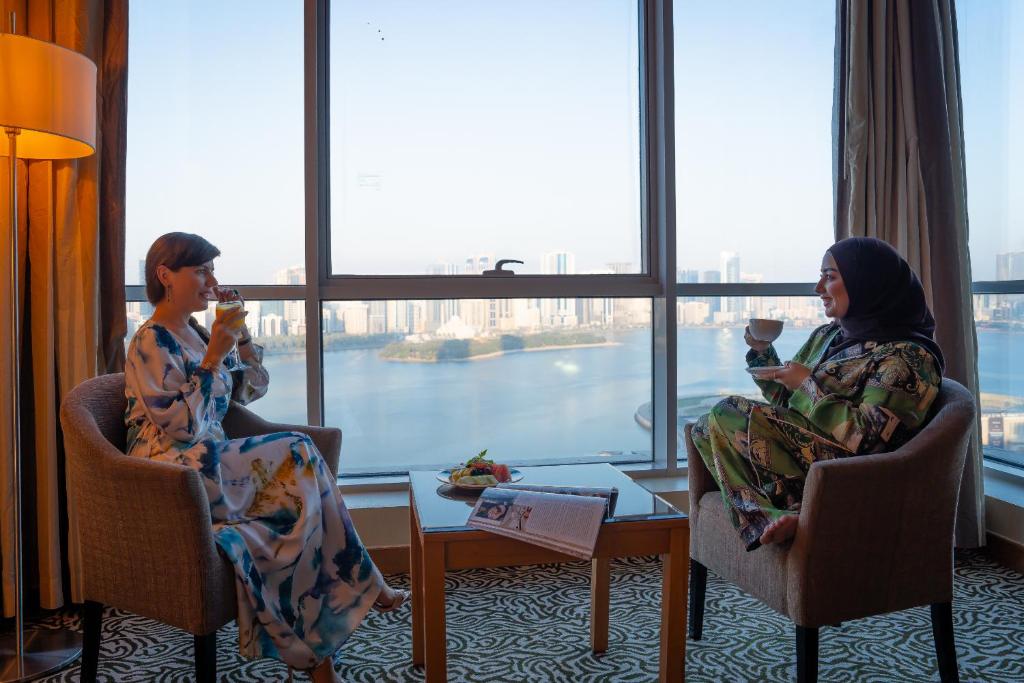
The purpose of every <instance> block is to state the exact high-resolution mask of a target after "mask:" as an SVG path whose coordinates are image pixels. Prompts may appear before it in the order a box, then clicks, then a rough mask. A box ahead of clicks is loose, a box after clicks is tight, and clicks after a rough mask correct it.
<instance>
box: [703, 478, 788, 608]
mask: <svg viewBox="0 0 1024 683" xmlns="http://www.w3.org/2000/svg"><path fill="white" fill-rule="evenodd" d="M698 505H699V506H700V510H699V512H698V514H696V515H693V514H691V515H690V525H691V526H690V557H692V558H693V559H694V560H696V561H697V562H700V563H701V564H702V565H704V566H705V567H707V568H708V569H710V570H711V571H713V572H714V573H715V574H717V575H718V576H720V577H722V578H723V579H725V580H726V581H730V582H732V583H735V584H736V585H738V586H740V587H742V588H743V590H745V591H747V592H748V593H750V594H751V595H753V596H754V597H755V598H757V599H758V600H761V601H762V602H764V603H765V604H766V605H768V606H769V607H771V608H772V609H773V610H775V611H776V612H779V613H781V614H786V615H788V611H787V604H786V603H787V598H786V588H787V576H786V574H787V563H786V556H787V554H788V550H787V549H785V548H783V547H780V546H777V545H771V546H764V547H761V548H758V549H757V550H754V551H751V552H747V549H746V548H745V547H744V545H743V541H742V539H740V535H739V533H737V531H736V528H735V527H734V526H733V525H732V521H731V520H730V519H729V513H728V511H727V510H726V508H725V501H723V500H722V494H721V493H720V492H718V491H711V492H709V493H705V494H704V496H703V497H702V498H701V499H700V501H699V502H698Z"/></svg>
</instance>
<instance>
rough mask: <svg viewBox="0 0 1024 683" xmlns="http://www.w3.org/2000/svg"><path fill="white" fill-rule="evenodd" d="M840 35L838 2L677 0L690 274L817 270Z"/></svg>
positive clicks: (679, 182) (685, 247) (679, 139)
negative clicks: (836, 37)
mask: <svg viewBox="0 0 1024 683" xmlns="http://www.w3.org/2000/svg"><path fill="white" fill-rule="evenodd" d="M834 35H835V3H831V2H821V0H796V1H791V2H781V3H780V2H763V1H762V0H740V1H738V2H737V1H733V2H720V3H719V2H707V1H706V0H677V1H676V2H675V103H676V121H675V123H676V126H675V135H676V206H677V212H676V225H677V227H676V231H677V234H678V242H677V243H678V257H677V259H676V268H677V269H678V281H679V282H681V283H707V284H715V283H762V282H807V281H810V280H815V279H816V273H817V271H818V266H819V264H820V262H821V256H822V254H823V253H824V251H825V249H827V248H828V247H829V245H831V244H832V235H833V230H832V84H833V80H834V73H833V72H834V67H833V61H834V60H833V45H834V42H835V40H834ZM734 303H735V302H734ZM730 312H735V313H740V311H728V310H724V311H721V312H720V313H721V314H722V315H720V316H719V318H720V320H722V322H723V324H724V323H725V320H724V319H725V318H728V317H729V316H728V314H729V313H730ZM738 317H742V316H738Z"/></svg>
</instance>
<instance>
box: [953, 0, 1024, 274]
mask: <svg viewBox="0 0 1024 683" xmlns="http://www.w3.org/2000/svg"><path fill="white" fill-rule="evenodd" d="M956 15H957V17H956V18H957V35H958V39H959V45H960V76H961V95H962V98H963V108H964V117H963V118H964V146H965V150H964V154H965V161H966V164H967V197H968V201H967V211H968V214H969V216H970V222H971V232H970V239H971V270H972V272H973V277H974V279H975V280H1024V195H1022V193H1021V191H1020V188H1021V187H1024V133H1022V129H1021V121H1024V3H1021V2H1019V1H1018V0H986V1H985V2H958V3H957V4H956Z"/></svg>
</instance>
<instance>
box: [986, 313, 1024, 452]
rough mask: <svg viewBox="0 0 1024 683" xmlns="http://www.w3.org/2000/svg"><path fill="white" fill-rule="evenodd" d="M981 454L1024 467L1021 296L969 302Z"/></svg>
mask: <svg viewBox="0 0 1024 683" xmlns="http://www.w3.org/2000/svg"><path fill="white" fill-rule="evenodd" d="M974 319H975V323H976V324H977V327H978V379H979V381H980V384H981V443H982V445H983V446H984V447H985V454H986V455H987V456H990V457H994V458H997V459H999V460H1002V461H1004V462H1009V463H1012V464H1015V465H1019V466H1021V467H1024V363H1022V362H1021V359H1022V358H1024V294H1013V295H1006V294H983V295H977V296H975V297H974Z"/></svg>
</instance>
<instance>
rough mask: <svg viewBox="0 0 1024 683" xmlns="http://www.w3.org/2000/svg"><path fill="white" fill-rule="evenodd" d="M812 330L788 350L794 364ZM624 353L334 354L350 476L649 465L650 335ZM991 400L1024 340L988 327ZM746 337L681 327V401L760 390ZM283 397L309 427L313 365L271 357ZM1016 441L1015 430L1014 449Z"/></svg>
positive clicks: (328, 364)
mask: <svg viewBox="0 0 1024 683" xmlns="http://www.w3.org/2000/svg"><path fill="white" fill-rule="evenodd" d="M810 329H811V328H791V327H790V328H787V329H786V331H785V332H784V333H783V336H782V337H781V338H780V339H779V341H778V342H777V343H776V347H777V348H778V350H779V355H780V356H781V357H782V358H788V357H790V356H792V354H793V353H795V351H796V350H797V348H798V347H799V346H800V344H801V343H803V341H804V340H805V339H806V338H807V335H808V334H809V332H810ZM603 333H604V334H606V336H607V337H608V341H610V342H617V343H616V344H615V345H614V346H602V347H593V348H569V349H558V350H550V351H546V352H545V353H519V354H509V355H506V356H503V357H499V358H492V359H487V360H482V361H479V362H473V363H389V362H387V361H385V360H382V359H381V358H379V356H378V351H377V350H376V349H346V350H336V351H325V352H324V378H325V381H324V405H325V418H326V423H327V424H330V425H336V426H340V427H341V428H342V429H343V430H344V447H343V449H342V467H343V471H344V472H346V473H357V472H365V471H384V470H395V469H407V468H408V467H409V466H413V467H426V466H431V465H441V464H443V465H450V464H452V463H453V462H454V461H455V460H458V459H460V458H463V457H469V455H472V454H474V453H476V452H479V451H480V450H482V449H484V448H488V449H490V450H489V453H490V454H492V455H494V456H495V457H497V458H502V459H508V460H513V461H515V462H519V463H527V462H538V461H544V460H551V459H564V458H572V457H582V456H587V457H591V458H593V457H597V458H607V459H608V460H616V459H642V458H646V457H649V455H648V454H649V452H650V448H651V437H650V432H648V431H646V430H644V429H643V428H642V427H641V426H640V425H639V424H637V422H636V420H635V419H634V415H635V412H636V410H637V408H638V407H639V406H641V405H642V404H644V403H646V402H648V401H650V399H651V395H650V394H651V361H650V332H649V331H647V330H627V331H622V332H603ZM978 342H979V356H980V367H979V374H980V378H981V387H982V391H983V392H985V393H991V394H1001V395H1008V396H1015V397H1024V364H1021V363H1020V362H1019V361H1018V360H1017V359H1019V358H1022V357H1024V333H1020V332H1010V331H1006V330H992V329H979V330H978ZM745 351H746V345H745V344H744V342H743V330H742V328H712V327H680V328H679V369H678V378H679V380H678V392H677V393H678V394H679V396H694V395H708V394H728V393H749V392H751V391H752V390H753V386H754V385H753V382H752V380H751V378H750V376H749V375H748V374H747V373H746V372H744V371H743V368H744V366H745V362H744V354H745ZM266 364H267V367H268V369H269V370H270V372H271V377H272V381H271V389H270V392H269V393H268V395H267V396H266V397H264V398H263V399H261V400H260V401H258V402H257V403H255V404H254V405H253V408H254V409H255V410H256V411H257V412H259V413H260V414H261V415H263V416H264V417H267V418H268V419H272V420H275V421H283V422H291V423H303V422H305V419H306V409H305V407H306V390H305V376H306V375H305V359H304V357H303V356H301V355H290V356H285V355H270V356H268V357H267V358H266ZM1011 438H1012V435H1011V434H1010V433H1009V432H1008V433H1007V440H1008V442H1010V441H1011Z"/></svg>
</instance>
